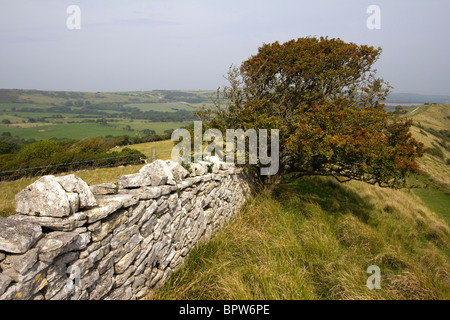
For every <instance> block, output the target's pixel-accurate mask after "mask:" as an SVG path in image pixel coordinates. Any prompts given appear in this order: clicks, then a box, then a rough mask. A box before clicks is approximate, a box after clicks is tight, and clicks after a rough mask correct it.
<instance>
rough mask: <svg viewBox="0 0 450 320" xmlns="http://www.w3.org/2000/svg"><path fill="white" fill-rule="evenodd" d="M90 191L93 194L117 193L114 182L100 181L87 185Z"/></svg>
mask: <svg viewBox="0 0 450 320" xmlns="http://www.w3.org/2000/svg"><path fill="white" fill-rule="evenodd" d="M89 189H91V192H92V193H93V194H95V195H104V194H115V193H117V186H116V184H114V183H102V184H97V185H94V186H89Z"/></svg>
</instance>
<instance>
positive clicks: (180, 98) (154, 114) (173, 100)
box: [0, 89, 213, 140]
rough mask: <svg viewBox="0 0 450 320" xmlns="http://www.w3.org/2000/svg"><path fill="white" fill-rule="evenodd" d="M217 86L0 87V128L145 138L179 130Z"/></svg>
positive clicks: (29, 133)
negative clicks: (128, 88)
mask: <svg viewBox="0 0 450 320" xmlns="http://www.w3.org/2000/svg"><path fill="white" fill-rule="evenodd" d="M212 93H213V91H164V90H158V91H146V92H97V93H94V92H64V91H38V90H6V89H0V133H4V132H6V133H7V132H9V133H10V134H11V135H12V136H17V137H19V138H24V139H30V138H34V139H37V140H44V139H51V138H75V139H83V138H90V137H96V136H108V135H111V136H121V135H128V136H130V137H135V136H137V137H141V136H143V135H145V133H144V132H143V130H145V129H149V130H153V131H155V133H156V134H163V133H164V132H165V131H167V130H173V129H177V128H180V127H183V126H186V125H188V124H190V123H192V121H193V120H195V119H196V118H195V116H194V115H193V112H195V111H196V110H198V109H199V108H200V107H202V106H211V99H210V97H211V95H212Z"/></svg>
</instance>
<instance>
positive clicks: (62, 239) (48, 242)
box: [36, 231, 79, 263]
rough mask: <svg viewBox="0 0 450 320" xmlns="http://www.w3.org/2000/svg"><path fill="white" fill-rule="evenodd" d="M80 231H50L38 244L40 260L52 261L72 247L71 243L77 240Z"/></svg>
mask: <svg viewBox="0 0 450 320" xmlns="http://www.w3.org/2000/svg"><path fill="white" fill-rule="evenodd" d="M78 236H79V233H78V232H63V231H54V232H51V233H48V234H46V235H45V237H43V238H42V239H41V240H39V242H38V243H37V244H36V247H37V248H39V252H40V253H39V260H41V261H44V262H48V263H51V262H53V259H54V258H55V257H57V256H59V255H61V254H63V253H65V252H67V251H68V250H69V249H70V245H71V244H72V243H74V242H75V241H77V239H78Z"/></svg>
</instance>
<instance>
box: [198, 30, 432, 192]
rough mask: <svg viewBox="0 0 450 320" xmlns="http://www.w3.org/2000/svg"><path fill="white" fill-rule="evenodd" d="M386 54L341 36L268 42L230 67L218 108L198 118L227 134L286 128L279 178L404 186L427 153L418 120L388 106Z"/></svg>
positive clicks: (281, 134) (201, 113)
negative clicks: (415, 129)
mask: <svg viewBox="0 0 450 320" xmlns="http://www.w3.org/2000/svg"><path fill="white" fill-rule="evenodd" d="M380 54H381V48H374V47H371V46H366V45H356V44H354V43H346V42H344V41H342V40H340V39H328V38H320V39H317V38H312V37H307V38H299V39H297V40H291V41H288V42H286V43H283V44H280V43H278V42H275V43H272V44H265V45H263V46H262V47H260V48H259V50H258V53H257V54H256V55H254V56H251V57H250V58H249V59H247V60H246V61H244V62H243V63H242V64H241V66H240V68H237V67H232V68H230V71H229V74H228V80H229V83H230V84H229V86H227V87H225V88H223V89H222V90H219V92H218V97H219V96H220V97H221V98H220V99H217V101H216V107H217V108H216V109H215V110H205V109H203V110H202V111H200V112H198V114H197V115H198V116H199V117H200V119H201V120H202V121H203V122H204V123H206V125H207V126H208V127H214V128H218V129H221V130H222V131H223V132H225V129H226V128H234V129H237V128H242V129H244V130H247V129H250V128H253V129H272V128H273V129H275V128H276V129H279V130H280V162H281V164H282V165H281V167H280V170H279V175H286V174H289V175H291V176H292V175H294V176H299V175H330V176H334V177H336V178H337V179H338V180H340V181H345V180H350V179H355V180H362V181H365V182H368V183H371V184H378V185H380V186H388V187H402V186H404V185H405V178H406V177H407V176H408V175H410V174H417V173H420V171H419V168H418V166H417V163H416V159H417V158H418V157H421V156H422V155H423V153H424V152H425V149H424V147H423V144H421V143H419V142H417V141H416V140H415V139H413V138H412V136H411V134H410V133H409V128H410V126H411V125H412V122H411V121H410V120H407V119H404V118H400V117H399V116H398V115H395V114H392V113H389V112H387V111H385V110H384V105H383V104H381V102H382V101H383V100H384V99H385V98H386V96H387V95H388V93H389V90H390V88H391V87H390V86H389V84H388V83H386V82H384V80H383V79H380V78H377V77H376V70H374V69H373V64H374V63H375V62H376V61H377V60H378V58H379V56H380ZM224 102H226V104H225V105H224ZM255 167H257V166H253V167H252V166H249V168H250V169H255ZM254 171H255V172H256V170H254ZM259 178H261V179H262V180H263V179H264V177H259Z"/></svg>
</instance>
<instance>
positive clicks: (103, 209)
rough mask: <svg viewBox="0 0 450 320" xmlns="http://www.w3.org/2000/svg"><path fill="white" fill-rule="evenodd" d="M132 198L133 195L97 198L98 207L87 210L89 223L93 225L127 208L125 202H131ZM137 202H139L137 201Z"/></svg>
mask: <svg viewBox="0 0 450 320" xmlns="http://www.w3.org/2000/svg"><path fill="white" fill-rule="evenodd" d="M131 198H132V196H131V195H128V196H126V195H125V196H124V195H116V194H115V195H104V196H97V202H98V204H99V206H98V207H96V208H93V209H89V210H86V211H85V212H86V214H87V217H88V222H89V223H93V222H95V221H97V220H100V219H103V218H106V217H107V216H109V215H110V214H112V213H114V212H116V211H117V210H119V209H120V208H122V207H124V206H125V202H126V201H127V204H128V202H129V200H130V199H131ZM136 202H137V201H136Z"/></svg>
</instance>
